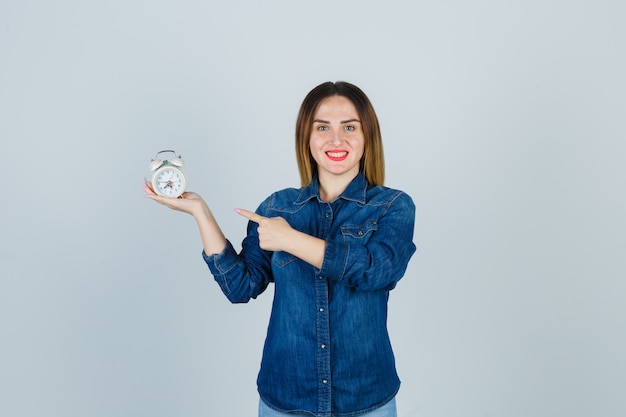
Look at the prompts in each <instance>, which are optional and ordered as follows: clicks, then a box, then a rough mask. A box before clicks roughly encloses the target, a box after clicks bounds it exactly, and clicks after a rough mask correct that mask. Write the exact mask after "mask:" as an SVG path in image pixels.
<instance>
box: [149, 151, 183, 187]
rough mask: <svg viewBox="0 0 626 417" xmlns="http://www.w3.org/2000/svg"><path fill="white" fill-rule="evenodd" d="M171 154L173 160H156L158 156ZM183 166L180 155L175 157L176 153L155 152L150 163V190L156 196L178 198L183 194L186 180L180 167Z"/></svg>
mask: <svg viewBox="0 0 626 417" xmlns="http://www.w3.org/2000/svg"><path fill="white" fill-rule="evenodd" d="M166 152H171V153H173V154H174V158H172V159H170V160H169V161H168V160H167V159H165V160H161V159H159V158H158V156H159V154H162V153H166ZM183 165H185V161H183V160H182V159H181V157H180V155H178V156H176V152H174V151H170V150H166V151H161V152H157V154H156V155H155V156H154V159H152V160H151V162H150V167H149V168H150V171H153V172H154V174H153V175H152V188H153V189H154V192H155V193H157V194H158V195H162V196H164V197H174V198H176V197H180V196H181V195H182V194H183V193H184V192H185V186H186V185H187V180H186V178H185V174H184V173H183V171H182V169H181V167H182V166H183Z"/></svg>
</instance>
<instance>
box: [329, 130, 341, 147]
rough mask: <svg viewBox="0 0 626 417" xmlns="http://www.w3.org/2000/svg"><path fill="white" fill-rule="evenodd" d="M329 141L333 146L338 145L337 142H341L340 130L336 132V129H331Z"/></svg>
mask: <svg viewBox="0 0 626 417" xmlns="http://www.w3.org/2000/svg"><path fill="white" fill-rule="evenodd" d="M330 143H332V144H333V145H335V146H338V145H339V144H341V134H340V132H338V131H337V130H335V129H333V131H332V133H331V135H330Z"/></svg>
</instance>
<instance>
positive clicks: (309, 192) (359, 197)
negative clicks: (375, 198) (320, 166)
mask: <svg viewBox="0 0 626 417" xmlns="http://www.w3.org/2000/svg"><path fill="white" fill-rule="evenodd" d="M368 185H369V184H368V183H367V180H366V179H365V177H364V176H363V174H361V173H360V172H359V173H358V174H357V176H356V177H354V179H353V180H352V181H351V182H350V184H348V186H347V187H346V189H345V190H343V193H341V195H340V196H339V197H338V199H339V198H343V199H344V200H350V201H355V202H357V203H362V204H365V192H366V191H367V187H368ZM314 197H317V200H318V201H320V202H321V201H322V199H321V198H320V192H319V182H318V179H317V175H316V176H314V177H313V181H311V184H309V185H307V186H306V187H303V188H301V189H300V195H299V196H298V198H297V199H296V201H295V203H296V204H304V203H306V202H307V201H309V200H310V199H312V198H314Z"/></svg>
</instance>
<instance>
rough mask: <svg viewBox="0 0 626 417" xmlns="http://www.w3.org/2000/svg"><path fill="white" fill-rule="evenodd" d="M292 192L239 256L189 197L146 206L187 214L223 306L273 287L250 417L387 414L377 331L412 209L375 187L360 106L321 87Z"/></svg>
mask: <svg viewBox="0 0 626 417" xmlns="http://www.w3.org/2000/svg"><path fill="white" fill-rule="evenodd" d="M296 158H297V162H298V168H299V170H300V179H301V188H299V189H294V188H290V189H285V190H282V191H278V192H276V193H274V194H272V195H271V196H269V197H268V198H267V199H266V200H265V201H263V202H262V203H261V205H260V206H259V208H258V209H257V210H256V212H250V211H247V210H243V209H236V210H235V211H237V212H238V213H239V214H240V215H242V216H244V217H246V218H248V219H249V222H248V231H247V236H246V238H245V239H244V240H243V243H242V250H241V252H240V253H237V252H236V251H235V249H234V248H233V246H232V245H231V243H230V242H229V241H228V240H226V238H225V237H224V235H223V234H222V232H221V230H220V228H219V226H218V224H217V222H216V221H215V219H214V217H213V215H212V214H211V211H210V210H209V207H208V206H207V204H206V203H205V202H204V200H203V199H202V198H201V197H200V196H199V195H197V194H195V193H192V192H186V193H184V194H183V195H182V196H181V197H182V198H178V199H174V198H167V197H161V196H158V195H156V194H155V193H154V192H153V190H152V188H151V186H150V184H146V185H145V191H146V195H147V197H149V198H151V199H153V200H155V201H157V202H158V203H161V204H163V205H166V206H168V207H170V208H172V209H175V210H180V211H183V212H186V213H189V214H191V215H192V216H193V217H194V219H195V220H196V222H197V224H198V228H199V230H200V235H201V238H202V243H203V246H204V252H203V256H204V260H205V261H206V263H207V265H208V267H209V268H210V270H211V272H212V274H213V276H214V277H215V280H216V281H217V283H218V284H219V286H220V288H221V290H222V291H223V292H224V294H225V295H226V297H228V299H229V300H230V301H231V302H233V303H244V302H247V301H249V300H250V298H256V297H257V296H258V295H259V294H261V293H262V292H263V291H264V290H265V289H266V288H267V286H268V285H269V284H270V283H271V282H273V283H274V285H275V291H274V303H273V307H272V313H271V317H270V322H269V326H268V331H267V338H266V340H265V346H264V349H263V359H262V362H261V370H260V372H259V376H258V380H257V385H258V391H259V394H260V397H261V401H260V402H259V416H260V417H273V416H294V415H308V416H311V415H313V416H318V417H332V416H357V415H358V416H367V417H374V416H376V417H379V416H380V417H382V416H385V417H392V416H395V415H396V411H395V400H394V398H395V395H396V393H397V392H398V389H399V387H400V380H399V378H398V375H397V373H396V368H395V361H394V356H393V352H392V348H391V343H390V340H389V335H388V332H387V301H388V298H389V291H390V290H392V289H393V288H394V287H395V286H396V283H397V282H398V281H399V280H400V278H402V276H403V275H404V273H405V270H406V268H407V264H408V262H409V259H410V258H411V256H412V255H413V253H414V252H415V245H414V244H413V227H414V221H415V206H414V204H413V202H412V200H411V198H410V197H409V196H408V195H407V194H405V193H403V192H402V191H398V190H393V189H390V188H387V187H385V186H383V185H382V184H383V181H384V158H383V147H382V140H381V134H380V128H379V125H378V118H377V117H376V113H375V112H374V108H373V107H372V105H371V103H370V101H369V99H368V98H367V96H366V95H365V94H364V93H363V92H362V91H361V90H360V89H359V88H358V87H356V86H354V85H352V84H349V83H346V82H336V83H332V82H327V83H323V84H321V85H319V86H317V87H316V88H314V89H313V90H312V91H311V92H310V93H309V94H308V95H307V96H306V98H305V99H304V101H303V103H302V106H301V108H300V112H299V115H298V120H297V123H296Z"/></svg>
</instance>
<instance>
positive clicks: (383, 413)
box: [258, 398, 398, 417]
mask: <svg viewBox="0 0 626 417" xmlns="http://www.w3.org/2000/svg"><path fill="white" fill-rule="evenodd" d="M397 416H398V411H397V409H396V399H395V398H394V399H392V400H391V401H389V402H388V403H387V404H385V405H383V406H382V407H380V408H377V409H375V410H374V411H369V412H367V413H365V414H359V417H397ZM258 417H311V414H310V413H295V414H294V413H283V412H281V411H276V410H274V409H273V408H270V406H268V405H267V404H265V403H264V402H263V400H259V415H258Z"/></svg>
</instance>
